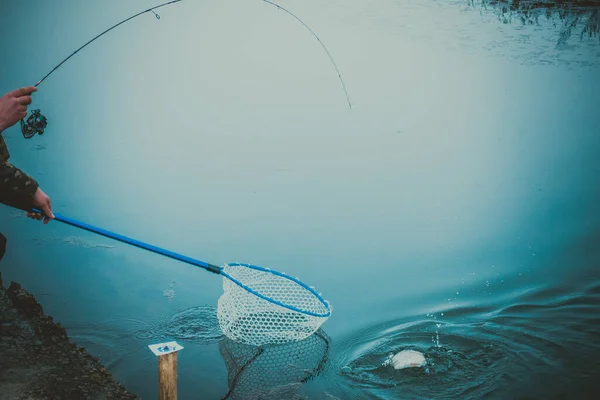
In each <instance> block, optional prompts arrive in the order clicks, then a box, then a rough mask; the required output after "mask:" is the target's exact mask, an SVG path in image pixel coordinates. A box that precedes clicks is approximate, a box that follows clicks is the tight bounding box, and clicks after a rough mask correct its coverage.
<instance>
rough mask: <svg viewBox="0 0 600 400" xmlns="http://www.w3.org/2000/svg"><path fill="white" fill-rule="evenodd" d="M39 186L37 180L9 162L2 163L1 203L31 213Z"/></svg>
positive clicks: (0, 176)
mask: <svg viewBox="0 0 600 400" xmlns="http://www.w3.org/2000/svg"><path fill="white" fill-rule="evenodd" d="M38 186H39V185H38V183H37V182H36V180H35V179H33V178H32V177H30V176H29V175H27V174H25V173H24V172H23V171H21V170H20V169H18V168H17V167H15V166H13V165H12V164H11V163H9V162H8V161H4V162H1V163H0V203H3V204H6V205H8V206H12V207H16V208H19V209H21V210H25V211H30V210H31V209H32V208H33V199H34V196H35V192H36V190H37V188H38Z"/></svg>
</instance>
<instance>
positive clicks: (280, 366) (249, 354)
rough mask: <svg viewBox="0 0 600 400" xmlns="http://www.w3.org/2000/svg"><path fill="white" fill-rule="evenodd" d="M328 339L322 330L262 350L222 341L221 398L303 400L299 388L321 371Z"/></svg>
mask: <svg viewBox="0 0 600 400" xmlns="http://www.w3.org/2000/svg"><path fill="white" fill-rule="evenodd" d="M330 340H331V339H330V338H329V336H327V334H326V333H325V332H324V331H323V330H318V331H317V332H315V333H314V334H313V335H311V336H309V337H308V338H306V339H304V340H302V341H299V342H292V343H287V344H283V345H273V346H263V347H256V346H250V345H246V344H242V343H236V342H234V341H232V340H229V339H227V338H225V339H224V340H223V341H221V343H220V344H219V350H220V353H221V356H222V357H223V359H224V360H225V365H226V366H227V373H228V375H227V376H228V386H229V392H228V393H227V395H226V396H225V397H224V399H264V400H269V399H271V400H279V399H284V398H285V399H290V400H291V399H298V398H303V399H304V398H305V397H304V396H302V395H301V386H302V384H304V383H306V382H307V381H308V380H310V379H313V378H315V377H316V376H318V375H320V374H321V373H322V372H323V370H324V368H325V367H326V363H327V360H328V357H329V350H330Z"/></svg>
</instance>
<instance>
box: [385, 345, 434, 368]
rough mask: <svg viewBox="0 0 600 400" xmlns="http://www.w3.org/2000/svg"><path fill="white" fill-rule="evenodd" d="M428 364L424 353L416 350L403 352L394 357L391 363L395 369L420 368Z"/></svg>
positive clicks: (389, 362)
mask: <svg viewBox="0 0 600 400" xmlns="http://www.w3.org/2000/svg"><path fill="white" fill-rule="evenodd" d="M425 363H426V361H425V356H424V355H423V353H421V352H418V351H416V350H402V351H401V352H399V353H397V354H396V355H394V356H393V357H392V358H391V359H390V360H389V361H388V365H389V364H391V365H392V366H393V367H394V369H405V368H419V367H422V366H424V365H425Z"/></svg>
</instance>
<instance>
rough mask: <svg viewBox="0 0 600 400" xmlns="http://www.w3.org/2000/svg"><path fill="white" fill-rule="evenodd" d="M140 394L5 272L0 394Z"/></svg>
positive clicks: (52, 397)
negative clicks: (77, 341)
mask: <svg viewBox="0 0 600 400" xmlns="http://www.w3.org/2000/svg"><path fill="white" fill-rule="evenodd" d="M137 398H138V397H137V396H135V395H134V394H132V393H129V392H128V391H127V390H126V389H125V388H124V387H123V386H122V385H121V384H119V383H118V382H116V381H115V380H114V379H113V377H112V376H111V374H110V373H109V372H108V371H107V370H106V368H105V367H104V366H103V365H102V364H101V363H100V362H99V360H98V359H97V358H95V357H93V356H91V355H90V354H89V353H88V352H87V351H86V350H85V348H83V347H78V346H77V345H76V344H74V343H72V342H71V341H70V339H69V337H68V336H67V333H66V331H65V329H64V328H63V327H62V326H61V325H60V323H55V322H54V320H53V319H52V317H49V316H46V315H45V314H44V311H43V309H42V306H41V305H40V304H39V303H38V302H37V300H36V299H35V298H34V297H33V296H32V295H31V294H30V293H28V292H27V291H26V290H25V289H23V288H22V287H21V286H20V285H19V284H18V283H15V282H11V284H10V285H9V286H8V288H4V285H3V283H2V276H1V274H0V400H41V399H44V400H62V399H65V400H66V399H69V400H71V399H77V400H87V399H93V400H101V399H102V400H105V399H137Z"/></svg>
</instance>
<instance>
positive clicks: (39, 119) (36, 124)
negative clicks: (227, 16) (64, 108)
mask: <svg viewBox="0 0 600 400" xmlns="http://www.w3.org/2000/svg"><path fill="white" fill-rule="evenodd" d="M181 1H183V0H172V1H168V2H166V3H162V4H159V5H157V6H154V7H152V8H148V9H147V10H144V11H141V12H139V13H137V14H135V15H132V16H131V17H129V18H126V19H124V20H123V21H121V22H119V23H117V24H115V25H113V26H111V27H110V28H108V29H107V30H105V31H104V32H102V33H100V34H98V35H97V36H96V37H94V38H93V39H91V40H89V41H88V42H87V43H85V44H84V45H83V46H81V47H80V48H78V49H77V50H75V51H74V52H73V53H71V54H70V55H69V56H68V57H67V58H65V59H64V60H63V61H61V62H60V63H59V64H58V65H57V66H56V67H54V68H53V69H52V70H51V71H50V72H48V73H47V74H46V76H44V77H43V78H42V79H40V80H39V81H38V82H37V83H36V84H35V85H34V86H35V87H38V86H39V85H40V84H41V83H42V82H43V81H44V80H46V78H48V77H49V76H50V75H51V74H52V73H53V72H54V71H56V70H57V69H58V68H60V67H61V66H62V65H63V64H64V63H65V62H67V61H68V60H69V59H70V58H71V57H73V56H74V55H75V54H77V53H78V52H79V51H80V50H82V49H83V48H84V47H86V46H88V45H89V44H90V43H92V42H93V41H95V40H96V39H98V38H100V37H101V36H103V35H104V34H106V33H108V32H109V31H111V30H113V29H114V28H116V27H118V26H119V25H122V24H124V23H126V22H128V21H130V20H132V19H134V18H136V17H138V16H140V15H142V14H145V13H148V12H151V13H153V14H154V16H155V17H156V19H160V15H159V14H157V13H156V12H155V11H154V10H156V9H158V8H161V7H165V6H169V5H171V4H175V3H179V2H181ZM261 1H262V2H264V3H267V4H270V5H272V6H274V7H277V8H278V9H279V10H282V11H284V12H286V13H287V14H289V15H291V16H292V17H293V18H295V19H296V20H297V21H299V22H300V23H301V24H302V25H304V27H306V29H308V30H309V32H310V33H311V34H312V35H313V36H314V37H315V38H316V39H317V41H318V42H319V43H320V44H321V46H322V47H323V49H324V50H325V52H326V53H327V55H328V56H329V59H330V60H331V62H332V64H333V66H334V68H335V70H336V73H337V75H338V77H339V79H340V82H341V84H342V88H343V89H344V93H345V95H346V100H347V101H348V106H349V107H350V108H352V104H351V103H350V97H349V96H348V91H347V90H346V84H345V83H344V80H343V79H342V74H341V73H340V71H339V69H338V66H337V64H336V63H335V61H334V60H333V57H332V56H331V53H330V52H329V50H328V49H327V47H326V46H325V44H324V43H323V41H322V40H321V39H320V38H319V36H318V35H317V34H316V33H315V32H314V31H313V30H312V29H311V28H310V27H309V26H308V25H307V24H306V23H305V22H304V21H302V19H300V18H299V17H298V16H296V15H295V14H294V13H292V12H291V11H289V10H287V9H286V8H284V7H282V6H280V5H279V4H276V3H273V2H272V1H269V0H261ZM47 125H48V121H47V118H46V117H45V116H44V115H43V114H41V112H40V110H39V109H37V110H32V113H31V115H30V116H29V118H28V119H27V122H25V121H24V119H21V132H22V133H23V136H24V137H25V138H26V139H29V138H31V137H33V136H34V135H35V134H36V133H38V134H40V135H41V134H43V133H44V129H45V128H46V126H47Z"/></svg>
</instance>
